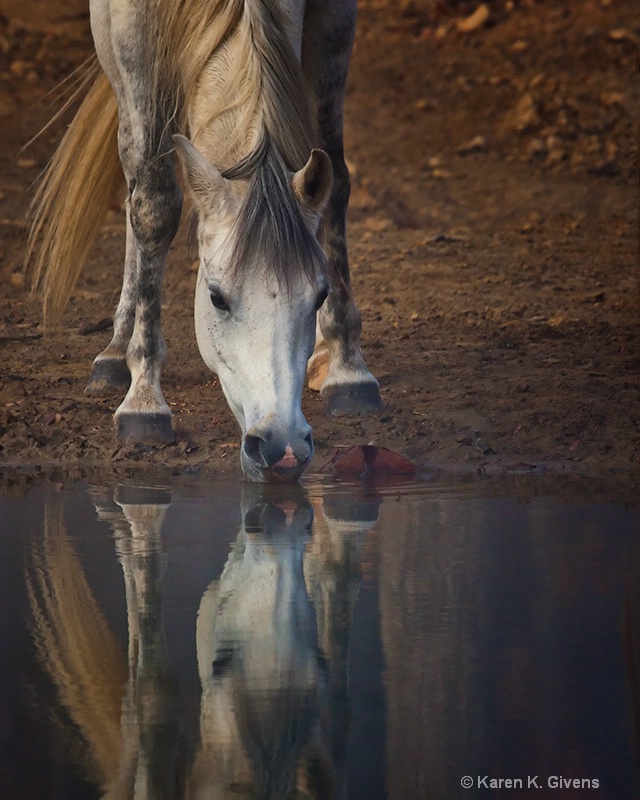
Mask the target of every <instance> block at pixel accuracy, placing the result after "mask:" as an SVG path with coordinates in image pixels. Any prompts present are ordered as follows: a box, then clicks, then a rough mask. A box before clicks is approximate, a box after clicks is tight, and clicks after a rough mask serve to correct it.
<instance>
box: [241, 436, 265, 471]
mask: <svg viewBox="0 0 640 800" xmlns="http://www.w3.org/2000/svg"><path fill="white" fill-rule="evenodd" d="M262 441H263V440H262V439H261V438H260V437H259V436H252V435H251V434H247V435H246V436H245V437H244V452H245V453H246V454H247V455H248V456H249V458H250V459H251V460H252V461H255V462H256V464H262V451H261V449H260V444H261V443H262Z"/></svg>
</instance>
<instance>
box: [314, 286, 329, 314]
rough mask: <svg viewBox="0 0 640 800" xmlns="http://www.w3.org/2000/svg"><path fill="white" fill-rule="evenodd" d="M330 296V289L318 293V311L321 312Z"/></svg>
mask: <svg viewBox="0 0 640 800" xmlns="http://www.w3.org/2000/svg"><path fill="white" fill-rule="evenodd" d="M328 294H329V289H328V288H326V289H322V291H321V292H319V293H318V296H317V298H316V311H319V310H320V309H321V308H322V304H323V303H324V301H325V300H326V299H327V296H328Z"/></svg>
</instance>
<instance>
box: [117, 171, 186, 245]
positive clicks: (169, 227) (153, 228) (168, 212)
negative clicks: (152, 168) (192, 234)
mask: <svg viewBox="0 0 640 800" xmlns="http://www.w3.org/2000/svg"><path fill="white" fill-rule="evenodd" d="M129 208H130V217H131V228H132V230H133V233H134V236H135V239H136V243H137V244H138V246H139V247H142V248H143V249H146V250H151V251H154V250H156V249H157V248H158V247H161V246H162V245H164V246H165V247H168V246H169V245H170V244H171V242H172V240H173V237H174V236H175V235H176V232H177V230H178V225H179V224H180V214H181V212H182V192H181V191H180V188H179V187H178V185H177V183H176V182H175V180H173V181H172V180H166V181H161V180H154V181H150V180H146V181H138V182H137V183H136V186H135V188H134V189H133V191H132V192H131V197H130V205H129Z"/></svg>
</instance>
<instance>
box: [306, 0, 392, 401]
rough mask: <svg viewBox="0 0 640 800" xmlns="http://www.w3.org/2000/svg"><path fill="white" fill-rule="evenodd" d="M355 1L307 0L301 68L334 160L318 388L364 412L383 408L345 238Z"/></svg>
mask: <svg viewBox="0 0 640 800" xmlns="http://www.w3.org/2000/svg"><path fill="white" fill-rule="evenodd" d="M355 20H356V3H355V0H347V2H339V3H337V2H336V3H324V2H323V3H319V2H316V1H315V0H312V2H310V3H308V6H307V12H306V16H305V22H304V25H305V36H304V37H303V48H302V67H303V70H304V72H305V76H306V78H307V83H308V85H309V87H310V88H311V91H312V95H313V101H314V103H315V109H316V118H317V124H318V132H319V135H320V146H321V147H322V148H323V149H324V150H325V151H326V152H327V153H328V155H329V157H330V158H331V163H332V165H333V175H334V182H333V189H332V192H331V196H330V199H329V202H328V205H327V209H326V211H325V241H324V247H325V252H326V254H327V259H328V264H329V282H330V285H331V291H330V293H329V296H328V297H327V300H326V301H325V303H324V305H323V306H322V308H321V309H320V311H319V314H318V328H319V334H320V335H319V336H318V337H317V341H316V349H315V351H314V355H313V356H312V360H311V362H310V367H311V368H313V362H314V361H316V362H317V361H318V360H319V359H322V358H323V357H326V356H328V369H327V376H326V379H325V380H324V382H323V384H322V387H321V389H320V391H321V393H322V395H323V397H324V398H325V403H326V408H327V411H328V412H329V413H331V414H366V413H370V412H375V411H381V410H382V409H383V407H384V406H383V403H382V400H381V398H380V390H379V388H378V382H377V381H376V379H375V378H374V377H373V375H372V374H371V372H370V371H369V369H368V368H367V365H366V363H365V360H364V357H363V355H362V352H361V350H360V332H361V329H362V322H361V318H360V313H359V311H358V309H357V307H356V304H355V302H354V299H353V294H352V291H351V282H350V279H349V258H348V253H347V242H346V213H347V205H348V202H349V191H350V184H349V170H348V168H347V165H346V163H345V160H344V148H343V133H342V128H343V102H344V87H345V83H346V78H347V70H348V66H349V57H350V54H351V47H352V44H353V35H354V32H355Z"/></svg>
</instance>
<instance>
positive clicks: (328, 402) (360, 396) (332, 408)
mask: <svg viewBox="0 0 640 800" xmlns="http://www.w3.org/2000/svg"><path fill="white" fill-rule="evenodd" d="M322 396H323V397H324V402H325V410H326V412H327V414H331V415H332V416H334V417H340V416H343V415H346V414H352V415H354V414H377V413H379V412H381V411H384V403H383V402H382V398H381V397H380V389H379V388H378V384H377V383H336V384H334V385H333V386H328V387H327V388H326V389H324V390H323V392H322Z"/></svg>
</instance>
